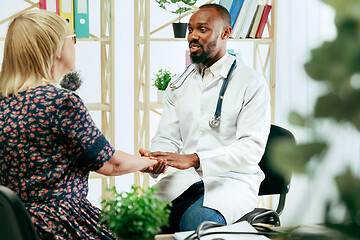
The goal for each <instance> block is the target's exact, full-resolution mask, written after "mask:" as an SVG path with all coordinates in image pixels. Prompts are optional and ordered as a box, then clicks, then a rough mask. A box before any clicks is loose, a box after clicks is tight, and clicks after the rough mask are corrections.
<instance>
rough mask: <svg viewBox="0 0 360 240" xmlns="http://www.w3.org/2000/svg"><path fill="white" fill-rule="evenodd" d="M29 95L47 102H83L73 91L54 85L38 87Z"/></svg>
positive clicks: (28, 92)
mask: <svg viewBox="0 0 360 240" xmlns="http://www.w3.org/2000/svg"><path fill="white" fill-rule="evenodd" d="M27 95H30V96H31V95H33V96H35V98H41V99H43V100H42V101H45V102H53V101H56V102H62V101H65V100H67V99H72V101H81V100H80V97H79V96H78V95H77V94H76V93H75V92H73V91H70V90H67V89H62V88H58V87H56V86H54V85H52V84H45V85H41V86H37V87H35V88H32V89H30V90H29V91H27Z"/></svg>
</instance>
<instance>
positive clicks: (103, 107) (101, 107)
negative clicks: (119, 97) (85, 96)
mask: <svg viewBox="0 0 360 240" xmlns="http://www.w3.org/2000/svg"><path fill="white" fill-rule="evenodd" d="M85 106H86V107H87V109H88V110H89V111H108V112H109V111H110V110H111V107H110V104H108V103H85Z"/></svg>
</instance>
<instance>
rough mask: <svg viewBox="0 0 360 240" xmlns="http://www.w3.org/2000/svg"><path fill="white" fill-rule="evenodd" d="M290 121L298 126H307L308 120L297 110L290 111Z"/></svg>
mask: <svg viewBox="0 0 360 240" xmlns="http://www.w3.org/2000/svg"><path fill="white" fill-rule="evenodd" d="M289 122H290V123H291V124H294V125H296V126H301V127H305V124H306V120H305V118H304V117H303V116H301V115H300V114H299V113H297V112H294V111H292V112H290V114H289Z"/></svg>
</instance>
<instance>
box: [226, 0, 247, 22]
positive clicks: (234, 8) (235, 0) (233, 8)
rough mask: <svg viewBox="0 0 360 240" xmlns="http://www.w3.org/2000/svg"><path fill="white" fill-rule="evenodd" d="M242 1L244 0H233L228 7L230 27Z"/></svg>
mask: <svg viewBox="0 0 360 240" xmlns="http://www.w3.org/2000/svg"><path fill="white" fill-rule="evenodd" d="M243 3H244V0H233V2H232V4H231V7H230V11H229V13H230V17H231V28H233V27H234V25H235V22H236V19H237V17H238V15H239V12H240V9H241V7H242V5H243Z"/></svg>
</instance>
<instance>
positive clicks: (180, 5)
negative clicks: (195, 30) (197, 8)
mask: <svg viewBox="0 0 360 240" xmlns="http://www.w3.org/2000/svg"><path fill="white" fill-rule="evenodd" d="M196 1H197V0H156V2H157V3H158V4H159V6H160V7H161V8H163V9H165V10H168V11H170V12H171V13H175V14H178V15H179V17H178V19H179V22H178V23H173V24H172V26H173V30H174V36H175V38H184V37H185V35H186V29H187V23H181V22H180V19H181V14H183V13H185V12H187V11H190V10H191V9H192V7H191V6H193V5H195V3H196Z"/></svg>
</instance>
